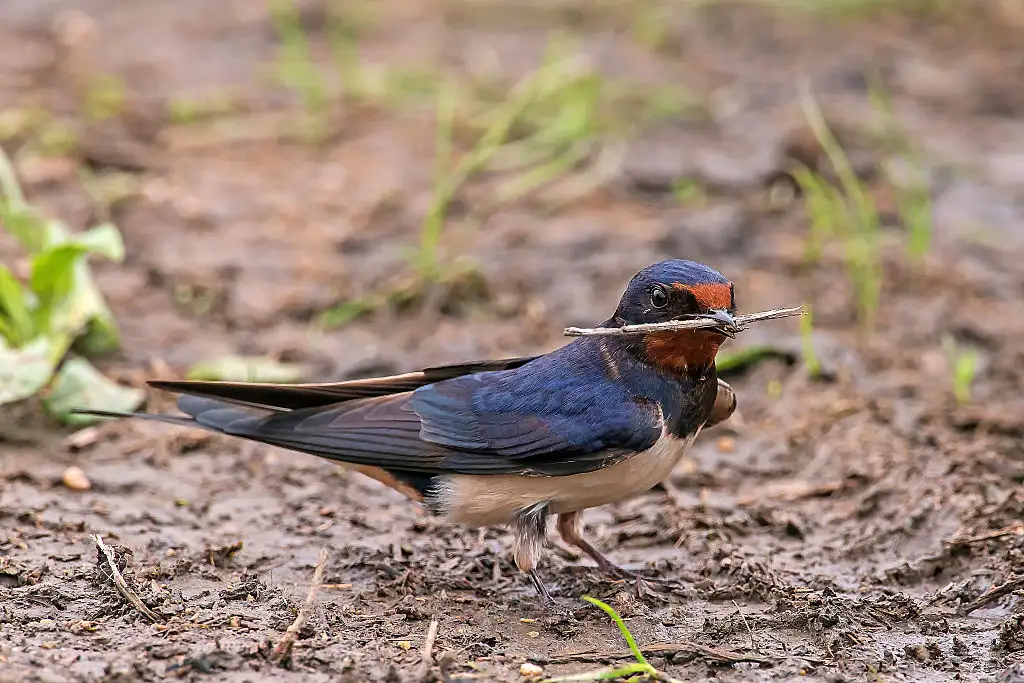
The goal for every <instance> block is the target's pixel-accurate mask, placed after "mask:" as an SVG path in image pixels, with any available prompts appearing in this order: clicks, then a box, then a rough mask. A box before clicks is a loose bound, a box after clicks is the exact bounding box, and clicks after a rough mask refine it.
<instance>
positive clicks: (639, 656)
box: [583, 595, 654, 673]
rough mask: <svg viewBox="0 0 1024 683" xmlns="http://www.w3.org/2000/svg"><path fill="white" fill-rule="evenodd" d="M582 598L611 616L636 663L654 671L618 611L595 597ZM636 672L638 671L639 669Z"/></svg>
mask: <svg viewBox="0 0 1024 683" xmlns="http://www.w3.org/2000/svg"><path fill="white" fill-rule="evenodd" d="M583 599H584V600H586V601H587V602H589V603H590V604H591V605H596V606H597V607H600V608H601V609H602V610H603V611H604V613H605V614H607V615H608V616H609V617H611V619H612V621H614V622H615V625H616V626H618V627H619V631H620V632H621V633H622V637H623V638H625V639H626V644H627V645H628V646H629V651H630V652H632V653H633V657H634V658H635V659H636V661H637V663H638V664H642V665H644V667H645V668H644V669H643V670H644V671H649V672H651V673H654V667H652V666H651V665H650V664H648V663H647V659H646V658H645V657H644V654H643V653H642V652H640V648H639V647H637V644H636V641H635V640H633V634H632V633H630V632H629V629H628V628H626V623H625V622H624V621H622V617H620V616H619V613H618V612H616V611H615V610H614V609H613V608H612V607H611V605H608V604H607V603H604V602H601V601H600V600H598V599H597V598H592V597H590V596H589V595H584V596H583ZM637 673H639V671H638V672H637Z"/></svg>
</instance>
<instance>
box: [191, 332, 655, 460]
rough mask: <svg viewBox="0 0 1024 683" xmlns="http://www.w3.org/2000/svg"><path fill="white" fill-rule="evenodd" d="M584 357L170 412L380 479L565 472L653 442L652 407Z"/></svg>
mask: <svg viewBox="0 0 1024 683" xmlns="http://www.w3.org/2000/svg"><path fill="white" fill-rule="evenodd" d="M585 351H586V349H585V347H584V348H581V346H580V345H578V344H576V343H574V344H570V345H568V346H566V347H563V348H562V349H560V350H559V351H558V352H555V353H553V354H549V355H547V356H542V357H540V358H538V359H536V360H531V361H529V362H527V363H526V364H525V365H522V366H521V367H516V368H514V369H509V370H499V371H487V372H479V373H474V374H468V375H463V376H459V377H454V378H451V379H445V380H443V381H439V382H436V383H433V384H428V385H425V386H421V387H419V388H417V389H415V390H414V391H406V392H402V393H395V394H391V395H386V396H376V397H370V398H363V399H356V400H349V401H344V402H341V403H335V404H331V405H326V406H317V407H310V408H301V409H292V410H283V411H279V412H273V413H271V414H269V415H268V414H266V413H258V414H254V413H253V412H252V411H250V410H248V409H245V408H239V407H236V406H232V405H226V404H225V403H224V402H223V400H218V399H214V398H209V397H202V396H185V397H183V398H182V399H181V401H180V403H179V406H180V408H181V409H182V410H183V411H184V412H185V413H188V414H189V415H190V416H191V418H192V423H193V424H196V425H197V426H203V427H207V428H209V429H213V430H216V431H220V432H223V433H225V434H230V435H232V436H239V437H242V438H248V439H253V440H256V441H262V442H264V443H270V444H274V445H277V446H282V447H284V448H290V449H293V450H297V451H302V452H306V453H311V454H314V455H319V456H321V457H325V458H330V459H334V460H340V461H343V462H350V463H354V464H361V465H372V466H377V467H383V468H386V469H389V470H391V471H404V472H417V473H427V474H440V473H446V472H451V473H462V474H507V473H533V474H545V475H568V474H577V473H581V472H589V471H593V470H596V469H598V468H600V467H602V466H604V465H606V464H609V463H610V462H613V461H615V460H618V459H621V458H624V457H628V456H629V455H632V454H634V453H636V452H638V451H643V450H646V449H647V448H649V447H650V446H652V445H653V444H654V443H655V442H656V441H657V440H658V438H659V437H660V436H661V434H662V415H661V409H660V407H659V406H658V405H657V404H655V403H651V402H646V401H641V400H638V399H636V398H635V397H634V396H632V395H630V394H629V392H628V391H626V389H625V388H624V387H623V386H622V385H621V384H620V383H618V382H616V381H614V380H613V379H611V378H609V377H608V376H607V374H606V373H607V368H606V367H605V365H604V364H603V363H602V362H601V359H600V357H599V355H597V354H593V353H586V352H585ZM243 398H244V397H243ZM239 402H241V401H239ZM250 405H251V403H250ZM183 419H187V418H183Z"/></svg>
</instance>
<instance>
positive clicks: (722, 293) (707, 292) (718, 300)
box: [672, 282, 732, 309]
mask: <svg viewBox="0 0 1024 683" xmlns="http://www.w3.org/2000/svg"><path fill="white" fill-rule="evenodd" d="M672 287H673V288H675V289H685V290H687V291H689V292H690V293H691V294H693V297H694V298H695V299H696V300H697V304H698V305H700V306H701V307H703V308H724V309H730V308H732V285H723V284H719V283H717V282H712V283H706V284H700V285H684V284H683V283H681V282H674V283H673V284H672Z"/></svg>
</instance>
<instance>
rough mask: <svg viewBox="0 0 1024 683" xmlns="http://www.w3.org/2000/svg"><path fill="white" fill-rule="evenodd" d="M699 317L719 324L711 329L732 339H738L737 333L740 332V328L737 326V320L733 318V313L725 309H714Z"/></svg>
mask: <svg viewBox="0 0 1024 683" xmlns="http://www.w3.org/2000/svg"><path fill="white" fill-rule="evenodd" d="M699 317H701V318H707V319H709V320H714V321H715V322H717V323H719V324H718V325H716V326H715V327H712V328H709V329H711V330H714V331H715V332H718V333H720V334H723V335H725V336H726V337H729V338H730V339H735V338H736V333H737V332H738V331H739V327H737V326H736V319H735V318H733V317H732V313H730V312H729V311H727V310H725V309H724V308H713V309H711V310H710V311H708V312H707V313H703V314H701V315H700V316H699Z"/></svg>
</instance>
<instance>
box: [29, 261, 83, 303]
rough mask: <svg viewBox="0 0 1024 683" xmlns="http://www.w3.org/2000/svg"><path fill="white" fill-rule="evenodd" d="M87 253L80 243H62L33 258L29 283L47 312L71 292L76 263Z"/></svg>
mask: <svg viewBox="0 0 1024 683" xmlns="http://www.w3.org/2000/svg"><path fill="white" fill-rule="evenodd" d="M85 253H86V249H85V247H82V246H80V245H77V244H62V245H60V246H59V247H54V248H52V249H48V250H46V251H44V252H42V253H40V254H37V255H36V256H35V257H34V258H33V259H32V277H31V279H30V280H29V284H30V285H31V287H32V291H33V292H35V293H36V296H38V297H39V304H40V307H41V308H43V309H46V311H47V314H49V311H50V310H51V309H53V308H54V307H56V306H57V305H58V304H59V303H60V302H61V301H63V300H64V299H66V298H67V297H68V295H69V294H70V293H71V290H72V288H73V286H74V283H75V264H76V263H77V262H78V260H79V259H80V258H82V256H83V255H85ZM47 317H49V316H48V315H47Z"/></svg>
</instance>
